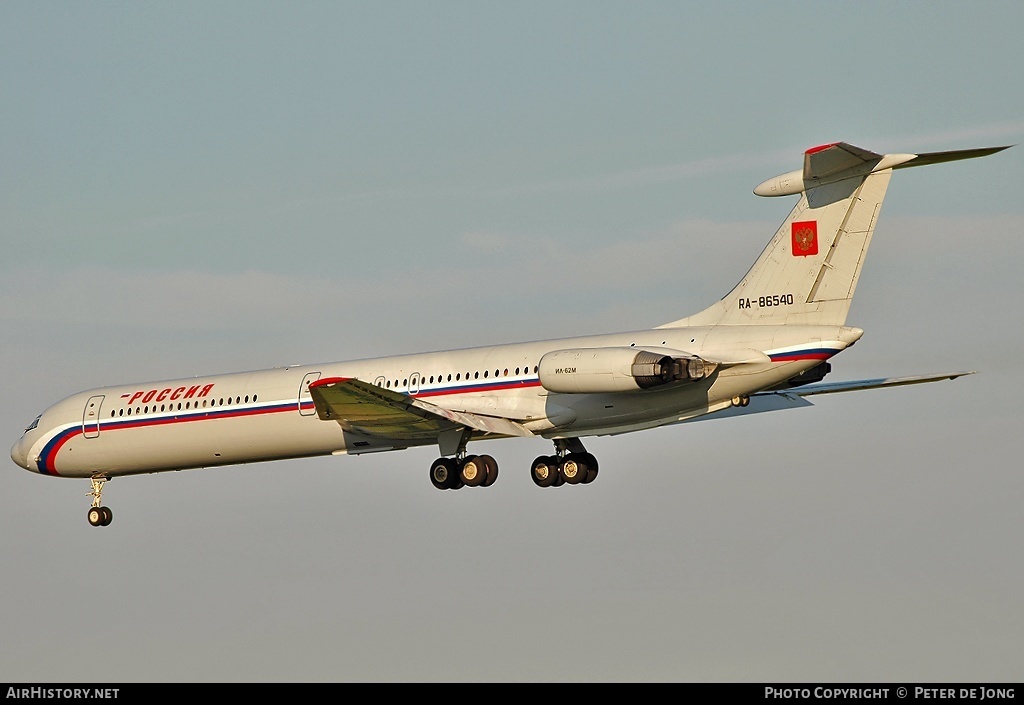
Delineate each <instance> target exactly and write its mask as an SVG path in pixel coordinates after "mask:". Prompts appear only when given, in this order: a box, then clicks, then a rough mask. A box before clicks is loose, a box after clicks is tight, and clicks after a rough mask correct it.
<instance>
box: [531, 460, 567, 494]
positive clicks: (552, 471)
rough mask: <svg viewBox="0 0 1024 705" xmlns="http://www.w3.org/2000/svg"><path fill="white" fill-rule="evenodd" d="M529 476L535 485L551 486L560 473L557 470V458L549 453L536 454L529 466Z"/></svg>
mask: <svg viewBox="0 0 1024 705" xmlns="http://www.w3.org/2000/svg"><path fill="white" fill-rule="evenodd" d="M530 477H532V478H533V482H534V484H536V485H537V487H551V486H553V485H554V484H555V483H556V482H557V480H558V478H559V477H561V473H559V472H558V459H557V458H554V457H552V456H550V455H541V456H538V457H537V459H536V460H534V461H533V465H532V466H530Z"/></svg>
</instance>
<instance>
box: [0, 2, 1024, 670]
mask: <svg viewBox="0 0 1024 705" xmlns="http://www.w3.org/2000/svg"><path fill="white" fill-rule="evenodd" d="M1021 26H1024V4H1021V3H1019V2H980V3H960V2H944V1H941V0H940V1H937V2H904V3H888V2H872V1H870V0H869V1H863V2H856V3H842V2H835V3H812V2H791V1H789V0H781V1H780V2H774V3H744V2H736V3H694V2H652V1H647V2H645V1H642V0H641V1H640V2H630V3H626V2H606V1H601V0H598V1H588V2H570V1H561V2H529V1H526V2H516V3H509V2H504V3H502V2H490V1H486V0H484V1H474V2H449V1H447V0H433V1H432V2H393V1H382V2H372V3H371V2H341V1H340V0H339V1H337V2H309V1H301V0H300V1H298V2H288V3H283V2H281V3H274V2H262V1H258V0H257V1H252V0H250V1H247V2H234V1H231V0H221V1H220V2H217V3H203V2H188V1H180V2H167V3H132V2H109V1H108V2H103V1H101V2H72V1H61V2H54V1H43V2H24V1H21V0H6V1H5V2H3V3H0V66H3V67H4V70H3V71H2V72H0V124H2V125H3V129H2V130H0V243H2V248H3V249H2V253H3V256H2V257H0V354H2V358H0V359H2V360H3V361H4V362H5V363H6V364H5V365H4V370H3V372H0V438H4V439H6V442H7V443H8V444H9V445H13V444H14V442H15V441H16V440H17V438H18V437H19V436H20V435H21V432H22V430H23V429H24V428H25V426H26V425H27V424H28V423H29V422H30V421H31V420H32V419H33V418H35V416H36V415H37V414H39V413H40V412H41V411H42V410H43V409H44V408H46V407H47V406H49V405H50V404H52V403H54V402H56V401H58V400H60V399H61V398H63V397H65V396H67V395H70V394H72V393H75V392H78V391H81V390H84V389H89V388H93V387H99V386H103V385H108V384H120V383H129V382H136V381H146V380H160V379H169V378H175V377H183V376H193V375H201V374H213V373H219V372H230V371H236V370H252V369H262V368H269V367H274V366H280V365H287V364H299V363H313V362H325V361H331V360H345V359H355V358H363V357H372V356H378V355H390V354H397V353H405V352H417V351H427V350H439V349H446V348H452V347H464V346H471V345H483V344H496V343H502V342H515V341H519V340H536V339H544V338H552V337H561V336H568V335H577V334H579V335H585V334H592V333H601V332H611V331H617V330H635V329H639V328H644V327H649V326H655V325H659V324H662V323H665V322H668V321H672V320H675V319H678V318H681V317H683V316H685V315H688V314H690V313H695V312H697V311H699V310H701V309H703V308H705V307H706V306H707V305H709V304H710V303H712V302H713V301H716V300H717V299H718V298H720V297H721V296H723V295H724V294H725V293H727V292H728V290H729V289H731V288H732V286H733V284H735V282H736V281H738V280H739V278H740V277H741V276H742V275H743V274H744V272H745V271H746V270H747V268H748V267H749V265H750V264H751V263H752V262H753V260H754V258H755V257H756V256H757V254H758V253H759V252H760V250H761V249H762V247H763V246H764V244H765V243H766V242H767V241H768V239H769V238H770V237H771V235H772V234H773V233H774V231H775V229H776V227H777V226H778V224H779V223H780V222H781V221H782V220H783V219H784V218H785V216H786V214H787V213H788V211H789V209H790V208H791V207H792V201H791V199H762V198H758V197H756V196H754V195H753V194H752V189H753V187H754V186H755V185H757V184H758V183H760V182H761V181H762V180H764V179H766V178H768V177H771V176H774V175H776V174H780V173H783V172H788V171H791V170H793V169H797V168H799V167H800V166H801V164H802V153H803V151H804V150H805V149H807V148H809V147H812V146H815V145H818V144H822V143H827V142H834V141H839V140H843V141H847V142H850V143H852V144H855V145H857V146H860V147H864V148H866V149H871V150H874V151H879V152H885V151H890V152H915V153H916V152H925V151H940V150H947V149H962V148H972V147H984V146H996V145H1012V144H1018V143H1020V142H1021V141H1022V139H1024V93H1022V92H1021V91H1020V90H1019V69H1020V67H1021V66H1022V65H1024V45H1022V43H1021V42H1020V38H1019V29H1020V27H1021ZM1022 167H1024V148H1021V147H1017V148H1014V149H1010V150H1008V151H1006V152H1002V153H1000V154H997V155H993V156H990V157H986V158H984V159H978V160H971V161H966V162H957V163H953V164H943V165H938V166H933V167H929V168H927V169H911V170H903V171H899V172H896V174H895V175H894V178H893V181H892V183H891V185H890V187H889V191H888V197H887V200H886V203H885V206H884V207H883V210H882V215H881V218H880V221H879V224H878V226H877V228H876V231H875V238H874V241H873V246H872V249H871V252H870V254H869V256H868V259H867V263H866V265H865V269H864V272H863V275H862V277H861V280H860V286H859V289H858V293H857V297H856V298H855V300H854V302H853V306H852V309H851V312H850V317H849V320H848V323H849V324H850V325H855V326H858V327H860V328H863V329H864V330H865V331H866V332H865V335H864V337H863V339H862V340H861V341H860V342H858V343H857V345H856V346H855V347H854V348H852V349H850V350H848V351H846V352H844V353H843V354H841V355H840V356H838V357H837V358H834V359H833V360H832V366H833V371H832V373H831V375H830V376H829V378H828V381H841V380H847V379H861V378H864V377H877V376H894V375H910V374H923V373H932V372H952V371H977V372H978V374H975V375H971V376H968V377H962V378H960V379H958V380H956V381H954V382H942V383H936V384H929V385H921V386H913V387H901V388H895V389H888V390H878V391H871V392H854V393H850V394H841V395H829V396H827V397H817V398H816V399H814V402H815V405H814V406H813V407H810V408H806V409H799V410H793V411H785V412H778V413H773V414H761V415H757V416H752V417H749V418H740V419H733V420H710V421H707V422H702V423H697V424H689V425H683V426H675V427H670V428H664V429H658V430H651V431H645V432H640V433H634V434H628V435H623V436H616V437H599V438H593V439H588V440H587V441H586V444H587V448H588V450H590V451H591V452H592V453H594V454H595V455H596V456H597V457H598V458H599V459H600V463H601V475H600V477H599V478H598V480H597V481H596V482H594V483H593V484H590V485H586V486H582V487H564V488H558V489H548V490H541V489H539V488H537V487H535V486H534V484H533V482H532V481H531V480H530V477H529V473H528V467H529V465H530V463H531V461H532V460H533V458H534V457H536V456H538V455H541V454H547V453H550V447H551V446H550V443H549V442H548V441H544V440H543V439H509V440H500V441H492V442H490V443H489V444H487V446H486V447H487V452H489V453H490V454H492V455H493V456H495V457H496V458H497V460H498V462H499V464H500V466H501V474H500V477H499V479H498V482H497V483H496V484H495V485H494V486H493V487H491V488H488V489H486V490H473V489H467V490H463V491H459V492H438V491H437V490H435V489H434V488H433V487H432V486H431V484H430V482H429V479H428V475H427V469H428V465H429V463H430V462H431V461H432V460H433V459H434V458H435V456H436V448H434V449H432V448H421V449H411V450H406V451H402V452H396V453H384V454H378V455H370V456H365V457H328V458H316V459H305V460H294V461H283V462H277V463H263V464H254V465H249V466H238V467H230V468H219V469H210V470H196V471H187V472H180V473H169V474H162V475H149V476H140V477H129V478H117V479H115V480H113V481H111V482H109V483H108V484H107V485H106V488H105V491H104V503H105V504H106V505H107V506H109V507H110V508H111V509H112V510H113V513H114V521H113V523H112V524H111V526H109V527H106V528H93V527H91V526H89V525H88V523H87V521H86V511H87V509H88V507H89V498H88V497H87V496H86V493H87V492H88V490H89V486H88V483H87V482H85V481H83V480H76V481H72V480H66V479H54V478H49V477H42V476H38V475H34V474H31V473H28V472H26V471H24V470H22V469H21V468H18V467H17V466H15V465H14V464H13V463H9V464H8V465H7V468H6V470H5V472H4V474H3V478H4V481H5V485H4V495H5V498H6V500H7V501H6V502H5V509H4V511H3V512H2V513H0V566H2V574H3V590H2V594H3V596H4V599H3V600H2V604H0V634H2V635H3V638H2V639H0V681H6V682H12V681H13V682H36V683H42V682H96V683H117V682H122V683H129V682H351V681H374V682H410V681H415V682H437V681H444V682H450V681H459V682H466V681H468V682H538V681H544V682H593V681H602V682H607V681H615V682H623V681H626V682H650V681H673V682H694V681H698V682H811V681H820V682H851V681H862V682H889V683H899V682H926V681H927V682H954V681H958V682H966V681H971V682H1019V681H1020V680H1021V679H1022V676H1024V669H1022V665H1021V660H1020V653H1021V651H1022V649H1024V605H1022V602H1021V595H1022V594H1024V564H1022V561H1021V558H1020V550H1019V549H1020V547H1019V537H1020V536H1021V531H1022V529H1024V520H1022V514H1021V511H1020V507H1021V505H1022V501H1024V479H1022V477H1021V455H1022V453H1021V451H1022V450H1024V437H1022V434H1021V428H1022V424H1024V411H1022V409H1021V406H1022V405H1021V392H1022V391H1024V372H1022V368H1021V365H1020V352H1021V350H1022V348H1024V326H1022V325H1021V324H1022V323H1024V316H1022V314H1021V311H1022V307H1024V295H1022V293H1021V287H1020V283H1019V276H1020V271H1021V269H1022V267H1024V238H1022V235H1024V200H1022V199H1021V198H1020V190H1021V185H1022V183H1024V181H1022V177H1024V169H1022Z"/></svg>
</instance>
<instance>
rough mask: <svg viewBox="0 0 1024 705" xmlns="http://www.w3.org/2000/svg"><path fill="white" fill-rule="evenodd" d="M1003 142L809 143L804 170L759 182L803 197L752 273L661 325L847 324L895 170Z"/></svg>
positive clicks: (765, 190)
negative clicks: (935, 148)
mask: <svg viewBox="0 0 1024 705" xmlns="http://www.w3.org/2000/svg"><path fill="white" fill-rule="evenodd" d="M1002 149H1006V148H1005V147H995V148H987V149H973V150H962V151H956V152H936V153H933V154H920V155H918V154H886V155H882V154H876V153H874V152H869V151H867V150H864V149H860V148H858V147H853V146H852V145H848V144H846V143H843V142H837V143H835V144H829V145H823V146H821V147H815V148H814V149H809V150H807V152H806V153H805V154H804V168H803V169H802V170H798V171H794V172H790V173H788V174H783V175H781V176H777V177H775V178H773V179H769V180H768V181H765V182H764V183H762V184H760V185H759V186H758V187H757V188H756V189H754V193H756V194H758V195H760V196H787V195H795V194H800V200H799V202H798V203H797V204H796V206H795V207H794V208H793V210H792V211H791V212H790V214H789V216H788V217H787V218H786V220H785V222H783V224H782V226H781V227H780V228H779V229H778V231H777V232H776V233H775V236H774V237H773V238H772V239H771V241H770V242H769V243H768V246H767V247H766V248H765V249H764V251H763V252H762V253H761V256H760V257H758V259H757V261H756V262H755V263H754V266H753V267H751V268H750V271H749V272H747V274H746V276H744V277H743V279H742V280H741V281H740V283H739V284H737V285H736V287H735V288H734V289H733V290H732V291H731V292H729V294H727V295H726V296H725V298H723V299H722V300H721V301H719V302H718V303H716V304H714V305H712V306H710V307H708V308H707V309H705V310H704V311H701V312H700V313H698V314H696V315H693V316H690V317H688V318H683V319H680V320H678V321H673V322H671V323H667V324H665V325H663V326H659V327H661V328H671V327H678V326H712V325H758V324H760V325H785V324H791V325H835V326H841V325H844V324H845V322H846V315H847V313H848V312H849V310H850V303H851V302H852V300H853V294H854V291H855V290H856V288H857V281H858V280H859V279H860V272H861V268H862V267H863V266H864V258H865V256H866V255H867V251H868V247H869V246H870V244H871V236H872V234H873V233H874V230H875V224H876V223H877V222H878V215H879V212H880V211H881V208H882V201H883V200H884V199H885V192H886V189H887V188H888V187H889V179H890V178H891V176H892V172H893V170H894V169H902V168H905V167H910V166H923V165H926V164H936V163H941V162H945V161H953V160H956V159H968V158H971V157H978V156H985V155H987V154H992V153H994V152H998V151H1000V150H1002Z"/></svg>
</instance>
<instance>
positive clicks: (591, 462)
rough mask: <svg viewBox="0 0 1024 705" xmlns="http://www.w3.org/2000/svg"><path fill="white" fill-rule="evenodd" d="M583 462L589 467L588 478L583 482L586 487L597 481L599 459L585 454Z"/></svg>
mask: <svg viewBox="0 0 1024 705" xmlns="http://www.w3.org/2000/svg"><path fill="white" fill-rule="evenodd" d="M583 455H584V460H583V462H584V463H585V464H586V466H587V476H586V478H584V480H583V484H584V485H589V484H590V483H591V482H593V481H594V480H596V479H597V458H595V457H594V456H593V455H592V454H591V453H584V454H583Z"/></svg>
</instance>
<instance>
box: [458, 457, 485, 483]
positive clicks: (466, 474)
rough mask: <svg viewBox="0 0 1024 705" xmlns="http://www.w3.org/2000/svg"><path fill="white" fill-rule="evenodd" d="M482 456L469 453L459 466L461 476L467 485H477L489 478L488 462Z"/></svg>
mask: <svg viewBox="0 0 1024 705" xmlns="http://www.w3.org/2000/svg"><path fill="white" fill-rule="evenodd" d="M481 458H482V456H479V455H467V456H466V457H465V459H464V460H463V461H462V465H461V466H460V467H459V478H460V479H461V480H462V481H463V482H464V483H465V484H466V486H467V487H477V486H479V485H482V484H484V482H485V481H486V480H487V463H486V462H485V461H483V460H481Z"/></svg>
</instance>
